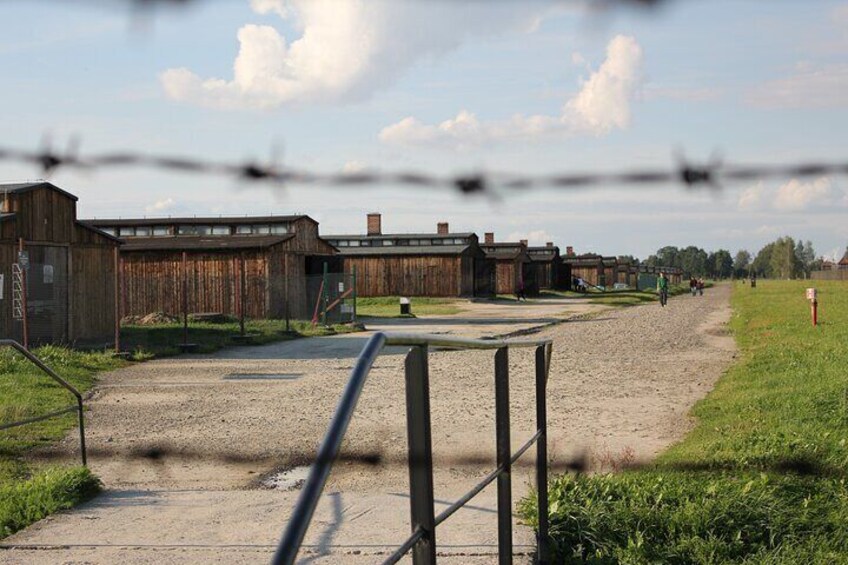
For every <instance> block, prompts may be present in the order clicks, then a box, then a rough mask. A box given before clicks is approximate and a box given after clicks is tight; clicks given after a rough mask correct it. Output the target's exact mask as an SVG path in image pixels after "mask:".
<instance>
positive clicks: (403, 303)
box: [400, 296, 412, 316]
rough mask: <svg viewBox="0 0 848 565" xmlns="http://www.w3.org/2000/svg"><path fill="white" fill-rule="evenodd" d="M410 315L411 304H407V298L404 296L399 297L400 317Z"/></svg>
mask: <svg viewBox="0 0 848 565" xmlns="http://www.w3.org/2000/svg"><path fill="white" fill-rule="evenodd" d="M410 314H412V304H410V303H409V298H406V297H405V296H401V297H400V315H401V316H408V315H410Z"/></svg>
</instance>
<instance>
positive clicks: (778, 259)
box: [769, 236, 798, 279]
mask: <svg viewBox="0 0 848 565" xmlns="http://www.w3.org/2000/svg"><path fill="white" fill-rule="evenodd" d="M769 264H770V266H771V276H772V277H775V278H780V279H790V278H792V277H794V276H796V275H797V274H798V259H797V258H796V257H795V240H793V239H792V238H791V237H789V236H786V237H781V238H778V239H777V241H775V242H774V247H773V248H772V252H771V257H770V258H769Z"/></svg>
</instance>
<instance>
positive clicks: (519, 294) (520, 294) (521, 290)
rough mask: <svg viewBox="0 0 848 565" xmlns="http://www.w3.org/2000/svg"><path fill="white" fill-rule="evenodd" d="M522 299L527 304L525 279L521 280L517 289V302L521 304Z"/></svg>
mask: <svg viewBox="0 0 848 565" xmlns="http://www.w3.org/2000/svg"><path fill="white" fill-rule="evenodd" d="M522 299H523V300H524V302H527V294H526V293H525V292H524V279H519V281H518V286H517V287H516V289H515V300H516V302H520V301H521V300H522Z"/></svg>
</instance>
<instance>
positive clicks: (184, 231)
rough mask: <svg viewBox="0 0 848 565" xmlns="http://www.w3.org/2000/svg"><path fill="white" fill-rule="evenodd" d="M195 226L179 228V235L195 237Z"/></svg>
mask: <svg viewBox="0 0 848 565" xmlns="http://www.w3.org/2000/svg"><path fill="white" fill-rule="evenodd" d="M195 233H197V232H196V231H195V229H194V226H177V235H194V234H195Z"/></svg>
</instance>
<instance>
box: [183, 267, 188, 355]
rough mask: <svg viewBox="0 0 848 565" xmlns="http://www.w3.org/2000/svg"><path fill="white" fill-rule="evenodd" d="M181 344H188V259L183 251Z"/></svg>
mask: <svg viewBox="0 0 848 565" xmlns="http://www.w3.org/2000/svg"><path fill="white" fill-rule="evenodd" d="M183 343H184V344H186V343H188V259H187V255H186V252H185V251H183Z"/></svg>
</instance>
